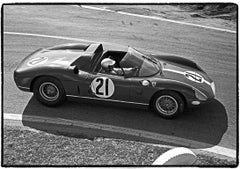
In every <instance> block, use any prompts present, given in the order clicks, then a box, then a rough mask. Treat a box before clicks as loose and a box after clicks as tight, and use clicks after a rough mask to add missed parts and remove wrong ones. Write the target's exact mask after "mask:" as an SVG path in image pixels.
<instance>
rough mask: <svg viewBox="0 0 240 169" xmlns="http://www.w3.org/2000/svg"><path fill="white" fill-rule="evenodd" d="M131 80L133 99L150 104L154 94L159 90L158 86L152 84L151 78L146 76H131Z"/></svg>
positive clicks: (131, 95)
mask: <svg viewBox="0 0 240 169" xmlns="http://www.w3.org/2000/svg"><path fill="white" fill-rule="evenodd" d="M129 80H130V81H131V86H130V99H131V101H133V102H138V103H142V104H145V105H147V104H149V101H150V99H151V97H152V95H153V94H154V93H155V92H156V91H157V88H155V86H154V85H153V84H152V81H151V80H150V79H149V78H144V77H133V78H129ZM153 83H154V82H153Z"/></svg>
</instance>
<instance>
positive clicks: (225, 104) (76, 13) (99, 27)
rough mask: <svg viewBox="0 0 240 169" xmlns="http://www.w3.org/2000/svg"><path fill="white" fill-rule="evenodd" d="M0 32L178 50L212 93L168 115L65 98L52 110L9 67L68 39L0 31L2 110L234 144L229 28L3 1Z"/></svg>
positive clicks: (211, 143)
mask: <svg viewBox="0 0 240 169" xmlns="http://www.w3.org/2000/svg"><path fill="white" fill-rule="evenodd" d="M29 16H31V17H29ZM4 31H5V32H25V33H36V34H47V35H58V36H59V35H60V36H67V37H74V38H83V39H89V40H95V41H109V42H113V43H118V44H123V45H131V46H135V47H137V48H140V49H147V50H149V51H153V52H156V51H162V52H165V53H172V54H179V55H182V56H184V57H186V58H189V59H192V60H194V61H195V62H197V63H198V64H199V65H201V67H202V68H203V69H204V70H206V72H207V73H208V74H209V76H210V77H212V79H213V80H214V81H215V83H216V92H217V93H216V100H214V101H213V102H212V103H209V104H206V105H203V106H200V107H199V109H193V110H189V111H186V112H184V114H182V115H181V116H179V117H178V118H176V119H174V120H164V119H161V118H159V117H158V116H157V115H155V114H154V113H151V112H149V111H147V110H145V109H140V108H138V109H135V108H129V107H122V106H121V107H119V106H116V105H108V104H107V105H104V106H102V105H101V104H97V103H88V102H79V103H78V102H76V103H71V102H67V103H66V104H64V105H63V106H61V107H59V108H48V107H44V106H42V105H41V104H39V103H38V102H37V101H35V99H34V98H32V95H31V94H30V93H24V92H21V91H20V90H18V89H17V88H16V86H15V84H14V82H13V78H12V76H13V71H14V69H15V68H16V66H17V64H18V63H19V62H20V61H21V60H22V59H23V58H24V57H25V56H26V55H27V54H29V53H31V52H32V51H33V50H35V49H37V48H40V47H46V46H51V45H56V44H61V43H68V42H73V41H67V40H60V39H52V38H43V37H30V36H19V35H4V58H3V61H4V97H3V99H4V113H15V114H23V117H24V115H39V116H49V117H56V118H63V119H69V120H73V119H74V120H81V121H86V122H94V123H100V124H108V125H113V126H119V127H126V128H132V129H139V130H144V131H149V132H154V133H159V134H164V135H168V136H176V137H180V138H184V139H190V140H195V141H199V142H205V143H206V145H204V146H203V147H196V148H207V147H209V146H214V145H220V146H223V147H226V148H231V149H236V124H237V123H236V113H237V112H236V97H237V96H236V93H237V91H236V83H237V82H236V57H237V55H236V34H231V33H226V32H221V31H214V30H205V29H201V28H196V27H191V26H186V25H178V24H175V23H168V22H162V21H155V20H149V19H143V18H136V17H131V16H124V15H119V14H115V13H108V12H103V11H94V10H89V9H82V8H76V7H73V6H4ZM29 125H30V124H29ZM31 125H32V127H34V125H33V124H31ZM35 127H36V126H35ZM36 128H37V127H36ZM98 134H99V135H101V134H102V135H104V132H102V133H101V132H100V133H98ZM140 140H141V139H140ZM189 146H191V145H190V142H189Z"/></svg>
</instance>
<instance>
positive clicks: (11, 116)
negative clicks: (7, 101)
mask: <svg viewBox="0 0 240 169" xmlns="http://www.w3.org/2000/svg"><path fill="white" fill-rule="evenodd" d="M3 118H4V119H5V120H19V121H21V120H22V115H21V114H6V113H4V114H3Z"/></svg>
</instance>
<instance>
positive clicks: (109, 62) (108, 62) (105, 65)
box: [101, 58, 116, 69]
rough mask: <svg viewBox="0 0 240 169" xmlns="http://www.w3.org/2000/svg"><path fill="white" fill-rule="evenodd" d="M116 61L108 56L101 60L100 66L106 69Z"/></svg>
mask: <svg viewBox="0 0 240 169" xmlns="http://www.w3.org/2000/svg"><path fill="white" fill-rule="evenodd" d="M115 63H116V62H115V61H114V60H112V59H110V58H105V59H103V60H102V61H101V66H102V67H103V68H104V69H108V68H109V66H113V65H114V64H115Z"/></svg>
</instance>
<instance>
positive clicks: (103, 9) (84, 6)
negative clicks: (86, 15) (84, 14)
mask: <svg viewBox="0 0 240 169" xmlns="http://www.w3.org/2000/svg"><path fill="white" fill-rule="evenodd" d="M79 7H80V6H79ZM81 7H82V8H86V9H93V10H98V11H108V12H115V11H112V10H109V9H106V8H97V7H94V6H87V5H81Z"/></svg>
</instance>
